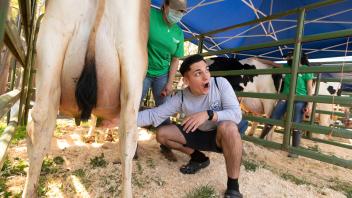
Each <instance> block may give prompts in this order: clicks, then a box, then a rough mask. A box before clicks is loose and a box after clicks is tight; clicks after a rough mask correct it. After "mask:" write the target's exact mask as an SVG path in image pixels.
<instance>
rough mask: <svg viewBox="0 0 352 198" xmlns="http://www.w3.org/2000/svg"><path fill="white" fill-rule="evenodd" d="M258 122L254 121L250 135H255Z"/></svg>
mask: <svg viewBox="0 0 352 198" xmlns="http://www.w3.org/2000/svg"><path fill="white" fill-rule="evenodd" d="M258 124H259V123H258V122H252V126H251V130H250V131H249V132H248V135H249V136H253V135H254V134H255V131H256V130H257V126H258Z"/></svg>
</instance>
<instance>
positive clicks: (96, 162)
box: [90, 153, 107, 168]
mask: <svg viewBox="0 0 352 198" xmlns="http://www.w3.org/2000/svg"><path fill="white" fill-rule="evenodd" d="M90 165H92V166H93V168H96V167H106V165H107V162H106V160H105V159H104V153H101V155H100V156H96V157H94V158H92V159H90Z"/></svg>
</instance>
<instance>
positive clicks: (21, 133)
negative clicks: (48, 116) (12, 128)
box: [12, 126, 27, 144]
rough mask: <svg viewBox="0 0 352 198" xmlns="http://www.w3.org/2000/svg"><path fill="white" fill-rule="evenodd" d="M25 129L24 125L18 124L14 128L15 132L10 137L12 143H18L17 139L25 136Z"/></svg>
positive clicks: (19, 139)
mask: <svg viewBox="0 0 352 198" xmlns="http://www.w3.org/2000/svg"><path fill="white" fill-rule="evenodd" d="M26 135H27V131H26V127H25V126H18V127H17V129H16V133H15V135H14V136H13V138H12V143H13V144H18V142H19V141H21V140H23V139H25V138H26Z"/></svg>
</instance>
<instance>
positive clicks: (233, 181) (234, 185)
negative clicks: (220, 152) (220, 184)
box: [227, 177, 240, 192]
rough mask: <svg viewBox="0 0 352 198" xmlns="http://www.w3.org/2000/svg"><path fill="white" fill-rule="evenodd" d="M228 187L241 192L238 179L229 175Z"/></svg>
mask: <svg viewBox="0 0 352 198" xmlns="http://www.w3.org/2000/svg"><path fill="white" fill-rule="evenodd" d="M227 189H231V190H236V191H237V192H240V190H239V185H238V179H232V178H230V177H228V178H227Z"/></svg>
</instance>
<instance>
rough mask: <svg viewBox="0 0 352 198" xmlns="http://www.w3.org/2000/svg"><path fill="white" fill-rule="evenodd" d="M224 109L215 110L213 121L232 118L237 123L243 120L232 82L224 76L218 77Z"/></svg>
mask: <svg viewBox="0 0 352 198" xmlns="http://www.w3.org/2000/svg"><path fill="white" fill-rule="evenodd" d="M217 81H218V84H219V91H220V93H221V103H222V107H223V110H221V111H216V112H214V117H213V119H212V121H216V122H220V121H224V120H231V121H233V122H235V123H236V124H238V123H240V121H241V120H242V111H241V107H240V104H239V103H238V100H237V96H236V94H235V92H234V90H233V88H232V87H231V84H230V83H229V82H228V81H227V80H226V79H225V78H223V77H219V78H217Z"/></svg>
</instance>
